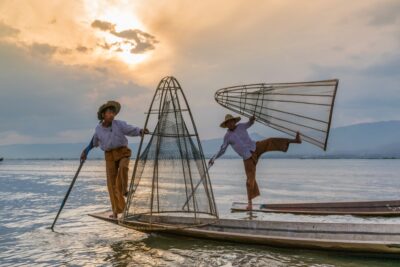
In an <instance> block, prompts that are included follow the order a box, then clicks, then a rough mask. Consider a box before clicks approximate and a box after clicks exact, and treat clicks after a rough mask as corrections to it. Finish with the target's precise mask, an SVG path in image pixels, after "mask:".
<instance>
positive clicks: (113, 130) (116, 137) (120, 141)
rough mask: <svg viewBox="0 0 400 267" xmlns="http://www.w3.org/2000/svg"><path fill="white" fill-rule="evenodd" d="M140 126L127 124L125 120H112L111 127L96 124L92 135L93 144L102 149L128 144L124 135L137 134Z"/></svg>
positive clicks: (106, 149)
mask: <svg viewBox="0 0 400 267" xmlns="http://www.w3.org/2000/svg"><path fill="white" fill-rule="evenodd" d="M140 130H141V129H140V128H139V127H135V126H132V125H129V124H127V123H126V122H125V121H120V120H113V121H112V124H111V127H103V125H102V124H101V123H100V124H99V125H97V127H96V130H95V133H94V136H93V146H94V147H98V146H100V148H101V149H102V150H104V151H108V150H111V149H114V148H118V147H123V146H127V145H128V139H127V138H126V136H139V135H140Z"/></svg>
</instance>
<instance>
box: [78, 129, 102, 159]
mask: <svg viewBox="0 0 400 267" xmlns="http://www.w3.org/2000/svg"><path fill="white" fill-rule="evenodd" d="M98 146H99V140H98V138H97V135H96V133H95V134H94V135H93V137H92V140H90V142H89V145H88V146H87V147H86V148H85V149H84V150H83V151H82V154H81V161H85V160H86V158H87V155H88V154H89V152H90V150H92V149H93V148H94V147H98Z"/></svg>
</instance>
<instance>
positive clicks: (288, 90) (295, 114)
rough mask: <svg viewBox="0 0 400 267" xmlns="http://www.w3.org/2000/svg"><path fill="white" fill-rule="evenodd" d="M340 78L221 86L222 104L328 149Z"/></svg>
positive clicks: (218, 97)
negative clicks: (299, 134)
mask: <svg viewBox="0 0 400 267" xmlns="http://www.w3.org/2000/svg"><path fill="white" fill-rule="evenodd" d="M337 86H338V80H326V81H316V82H302V83H280V84H279V83H275V84H265V83H262V84H250V85H241V86H234V87H227V88H223V89H220V90H218V91H217V92H216V94H215V100H216V101H217V102H218V103H219V104H220V105H222V106H224V107H226V108H228V109H230V110H232V111H235V112H237V113H239V114H242V115H244V116H247V117H251V116H253V115H254V116H255V117H256V120H257V121H259V122H261V123H263V124H265V125H267V126H269V127H271V128H274V129H276V130H279V131H281V132H284V133H287V134H289V135H292V136H294V135H295V134H296V132H297V131H299V132H300V133H301V135H302V139H303V140H304V141H306V142H309V143H311V144H313V145H316V146H318V147H320V148H322V149H324V150H326V146H327V141H328V135H329V130H330V124H331V117H332V109H333V105H334V100H335V96H336V90H337Z"/></svg>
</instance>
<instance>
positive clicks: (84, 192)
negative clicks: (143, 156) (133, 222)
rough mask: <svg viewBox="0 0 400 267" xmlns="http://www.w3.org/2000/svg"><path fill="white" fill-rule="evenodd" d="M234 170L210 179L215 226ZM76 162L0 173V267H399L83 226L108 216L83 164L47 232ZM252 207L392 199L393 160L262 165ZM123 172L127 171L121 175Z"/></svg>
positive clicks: (103, 194)
mask: <svg viewBox="0 0 400 267" xmlns="http://www.w3.org/2000/svg"><path fill="white" fill-rule="evenodd" d="M242 164H243V163H242V161H240V160H219V161H217V162H216V164H215V165H214V166H213V168H211V170H210V175H211V180H212V183H213V188H214V194H215V198H216V202H217V204H218V210H219V213H220V215H221V217H234V218H244V217H245V216H246V215H245V214H240V213H239V214H238V213H235V214H231V213H230V207H231V203H232V202H233V201H244V200H245V199H246V193H245V192H246V191H245V187H244V185H245V179H244V172H243V166H242ZM77 167H78V162H77V161H49V160H43V161H41V160H30V161H28V160H9V161H7V160H5V161H4V162H2V163H0V211H1V213H0V215H1V216H0V265H1V266H11V265H14V266H82V265H86V266H351V267H353V266H400V260H399V259H389V258H368V257H366V256H355V255H349V254H344V253H335V252H323V251H310V250H298V249H278V248H271V247H267V246H251V245H241V244H234V243H225V242H215V241H209V240H199V239H192V238H184V237H176V236H164V235H146V234H142V233H140V232H135V231H133V230H127V229H125V228H122V227H118V226H115V225H112V224H109V223H106V222H103V221H100V220H96V219H94V218H92V217H89V216H87V214H88V213H94V212H99V211H104V210H107V209H109V202H108V201H109V200H108V193H107V189H106V180H105V170H104V169H105V167H104V162H103V161H100V160H98V161H97V160H91V161H87V162H86V164H85V166H84V167H83V169H82V172H81V175H80V176H79V178H78V180H77V182H76V184H75V187H74V189H73V191H72V193H71V195H70V198H69V200H68V203H67V205H66V206H65V208H64V211H63V213H62V214H61V217H60V219H59V221H58V224H57V225H56V232H51V231H50V230H49V229H47V228H48V227H49V226H50V225H51V223H52V221H53V219H54V216H55V214H56V212H57V210H58V208H59V205H60V203H61V201H62V198H63V197H64V194H65V192H66V190H67V188H68V186H69V184H70V182H71V179H72V177H73V175H74V173H75V171H76V168H77ZM257 168H258V170H257V175H258V176H257V177H258V183H259V186H260V188H261V197H260V198H259V199H258V200H257V202H263V203H267V202H270V203H274V202H301V201H347V200H349V201H351V200H385V199H400V190H399V189H400V160H293V159H291V160H288V159H263V160H262V161H260V163H259V165H258V166H257ZM131 170H132V168H131ZM257 219H274V220H292V221H296V220H302V221H305V220H306V221H328V222H342V221H344V222H362V223H374V222H380V223H400V218H399V219H397V218H368V219H362V218H357V217H352V216H300V215H298V216H296V215H290V214H257Z"/></svg>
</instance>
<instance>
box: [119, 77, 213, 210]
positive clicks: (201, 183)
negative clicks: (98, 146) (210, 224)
mask: <svg viewBox="0 0 400 267" xmlns="http://www.w3.org/2000/svg"><path fill="white" fill-rule="evenodd" d="M163 81H164V82H163ZM179 94H181V95H183V92H182V90H181V89H180V87H179V84H178V83H177V81H176V80H175V79H173V78H167V79H164V80H162V82H161V83H160V85H159V88H158V89H157V92H156V95H155V99H156V100H158V101H159V102H160V103H153V104H152V107H154V106H157V108H159V109H158V114H156V115H157V122H156V126H155V129H154V131H153V132H152V134H151V137H150V140H149V142H148V144H147V146H146V147H145V149H144V150H143V152H142V153H141V154H140V157H139V158H138V160H137V163H136V164H137V167H136V170H135V171H134V173H133V177H132V183H131V187H130V191H131V192H130V195H129V199H128V204H127V209H126V216H129V215H138V214H168V213H174V214H176V213H180V214H181V215H182V216H185V215H187V216H193V215H196V216H197V215H199V216H200V215H212V216H217V212H216V209H215V202H214V197H213V192H212V189H211V184H210V179H209V176H208V171H207V168H206V164H205V160H204V156H203V153H202V152H201V147H199V146H200V145H199V142H198V135H197V132H190V131H189V129H188V127H187V125H186V123H185V120H184V116H183V114H182V112H183V110H186V111H187V110H189V107H185V108H184V109H181V106H180V105H181V101H182V99H181V101H180V97H179V96H178V95H179ZM185 101H186V100H185ZM185 101H184V103H186V102H185ZM156 102H157V101H156ZM152 107H151V108H150V111H149V115H148V116H150V115H151V113H152V111H153V110H154V109H152ZM191 123H193V124H194V122H193V120H192V121H191Z"/></svg>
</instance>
